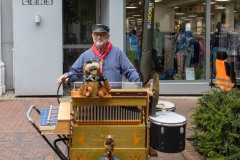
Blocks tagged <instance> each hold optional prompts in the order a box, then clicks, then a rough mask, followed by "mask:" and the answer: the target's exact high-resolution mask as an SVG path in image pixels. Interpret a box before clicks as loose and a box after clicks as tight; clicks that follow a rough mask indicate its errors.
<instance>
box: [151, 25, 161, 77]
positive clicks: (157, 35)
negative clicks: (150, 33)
mask: <svg viewBox="0 0 240 160" xmlns="http://www.w3.org/2000/svg"><path fill="white" fill-rule="evenodd" d="M162 37H163V36H162V32H161V31H160V23H159V22H156V23H155V29H154V38H153V51H152V53H153V55H152V58H153V62H154V64H155V68H156V71H157V72H158V73H159V72H160V70H161V67H160V64H161V59H162V56H163V55H162V49H163V47H162Z"/></svg>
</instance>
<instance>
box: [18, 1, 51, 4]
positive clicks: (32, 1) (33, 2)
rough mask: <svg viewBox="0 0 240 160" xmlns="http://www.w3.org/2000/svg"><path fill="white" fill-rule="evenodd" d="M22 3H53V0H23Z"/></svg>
mask: <svg viewBox="0 0 240 160" xmlns="http://www.w3.org/2000/svg"><path fill="white" fill-rule="evenodd" d="M22 5H53V0H22Z"/></svg>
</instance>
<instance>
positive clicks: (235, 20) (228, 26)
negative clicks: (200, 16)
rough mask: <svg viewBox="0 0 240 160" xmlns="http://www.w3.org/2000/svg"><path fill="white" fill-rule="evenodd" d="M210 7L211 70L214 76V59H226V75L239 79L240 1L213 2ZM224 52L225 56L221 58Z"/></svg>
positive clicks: (220, 0) (222, 0) (216, 0)
mask: <svg viewBox="0 0 240 160" xmlns="http://www.w3.org/2000/svg"><path fill="white" fill-rule="evenodd" d="M211 3H212V7H211V67H210V68H211V69H212V78H215V76H216V59H221V58H224V59H226V60H227V61H228V62H229V64H230V67H229V68H228V69H227V74H228V75H230V76H231V78H234V77H235V75H236V78H239V77H240V72H239V71H240V63H239V62H240V61H239V60H240V59H239V55H240V36H239V33H240V13H239V11H240V0H215V1H212V2H211ZM224 52H226V54H227V56H226V57H222V55H223V53H224Z"/></svg>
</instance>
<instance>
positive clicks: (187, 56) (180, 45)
mask: <svg viewBox="0 0 240 160" xmlns="http://www.w3.org/2000/svg"><path fill="white" fill-rule="evenodd" d="M191 40H192V33H191V32H189V31H188V32H186V30H185V23H181V24H180V27H179V32H178V33H177V35H176V41H175V54H176V58H177V73H178V75H177V77H178V79H182V77H183V76H184V67H190V62H191V57H192V54H193V44H192V43H191Z"/></svg>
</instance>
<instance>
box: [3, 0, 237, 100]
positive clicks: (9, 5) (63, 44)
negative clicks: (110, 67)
mask: <svg viewBox="0 0 240 160" xmlns="http://www.w3.org/2000/svg"><path fill="white" fill-rule="evenodd" d="M0 2H1V3H0V4H1V30H2V32H1V36H0V37H1V42H2V43H1V48H2V49H1V52H0V95H2V94H4V92H5V91H6V90H14V91H15V95H16V96H33V95H56V91H57V86H56V79H57V78H58V77H59V76H60V75H61V74H62V73H64V72H66V71H68V70H69V67H70V66H71V65H72V63H73V62H74V61H75V60H76V59H77V58H78V56H80V55H81V53H82V52H83V51H84V50H86V49H88V48H90V47H91V44H92V40H91V26H92V25H93V24H95V23H103V24H106V25H108V26H109V27H110V29H111V30H110V34H111V37H110V41H111V42H112V43H113V44H114V45H115V46H118V47H119V48H121V49H123V50H124V51H125V52H126V54H127V55H128V57H129V59H130V60H131V61H132V62H133V64H135V66H136V68H138V63H139V56H140V53H141V39H142V27H143V26H142V25H143V23H142V21H143V4H144V1H143V0H10V1H9V0H0ZM152 7H154V10H155V11H154V14H153V16H154V25H155V32H154V40H153V42H154V45H153V48H154V51H156V52H154V54H153V55H154V56H153V57H154V61H153V64H152V65H150V66H149V67H151V70H152V71H153V72H154V71H155V70H157V72H158V73H159V79H160V94H162V95H199V94H203V93H204V92H206V91H208V90H209V89H210V88H211V86H209V83H211V81H214V78H215V77H214V76H215V67H214V65H215V60H216V53H217V50H224V51H226V52H227V53H228V60H229V61H231V62H233V64H234V70H235V72H236V74H237V78H238V77H239V76H240V75H239V70H240V65H239V53H240V47H239V46H240V45H239V39H240V37H239V36H238V35H239V29H240V13H239V10H240V0H225V1H224V0H214V1H213V0H212V1H211V0H182V1H178V0H161V1H159V0H158V1H157V0H155V3H154V4H153V6H152ZM182 24H184V28H183V29H184V33H185V34H184V35H185V36H186V35H187V37H185V36H184V37H183V38H184V39H186V41H187V42H188V46H187V47H186V46H185V49H186V48H187V49H186V50H184V48H182V47H179V48H178V46H177V44H182V43H181V42H180V40H181V38H179V37H180V33H181V32H180V30H181V29H180V28H181V26H183V25H182ZM217 24H220V30H219V28H217ZM134 34H135V37H134ZM133 38H135V39H133ZM177 41H179V43H177ZM181 46H182V45H181ZM180 51H181V53H182V54H179V53H180ZM154 62H155V63H154ZM180 71H181V72H180ZM62 93H63V91H62V88H61V90H60V94H62Z"/></svg>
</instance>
